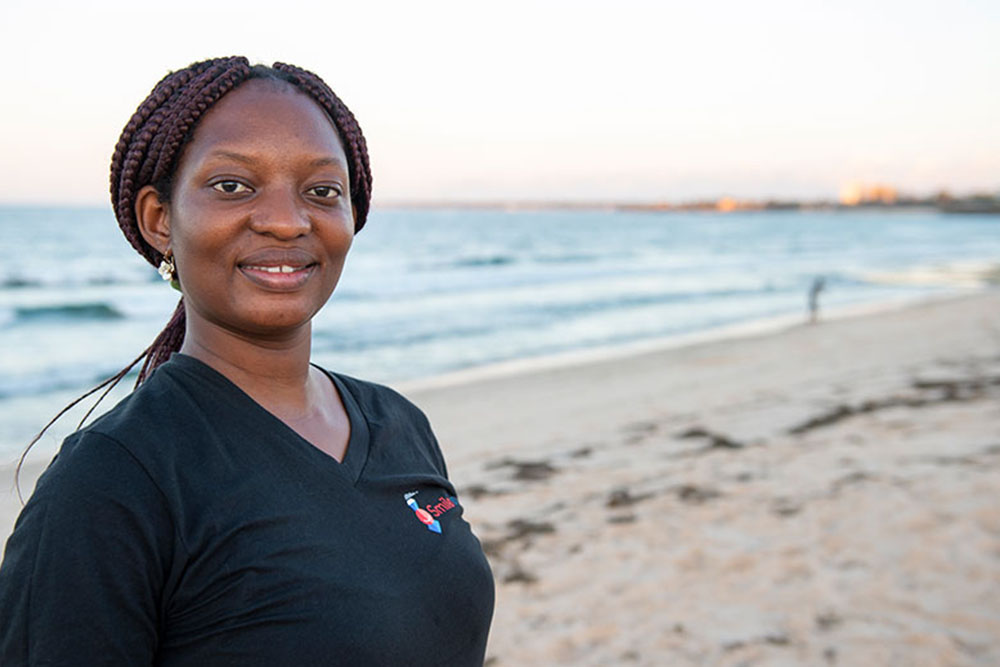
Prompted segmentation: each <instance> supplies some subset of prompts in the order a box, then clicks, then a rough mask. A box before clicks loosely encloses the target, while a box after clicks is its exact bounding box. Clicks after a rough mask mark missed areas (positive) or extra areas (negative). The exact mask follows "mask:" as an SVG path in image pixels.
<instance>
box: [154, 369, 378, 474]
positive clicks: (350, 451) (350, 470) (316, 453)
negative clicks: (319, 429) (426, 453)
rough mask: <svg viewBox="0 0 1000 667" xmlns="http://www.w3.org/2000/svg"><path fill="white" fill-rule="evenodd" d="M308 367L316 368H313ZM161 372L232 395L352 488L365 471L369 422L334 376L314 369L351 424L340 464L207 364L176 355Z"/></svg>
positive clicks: (239, 406)
mask: <svg viewBox="0 0 1000 667" xmlns="http://www.w3.org/2000/svg"><path fill="white" fill-rule="evenodd" d="M310 365H313V366H315V364H310ZM163 368H165V369H170V370H173V369H177V370H180V371H182V372H185V373H188V374H190V375H193V376H195V377H197V378H198V379H199V380H207V381H208V382H211V383H212V384H215V385H217V386H219V387H220V389H222V390H224V391H227V392H228V393H229V394H230V395H232V397H233V399H234V400H235V402H236V403H237V405H236V407H237V409H240V410H246V411H247V412H248V413H250V414H255V415H258V416H259V417H260V418H262V419H263V420H264V421H267V422H269V423H270V424H271V426H272V427H273V428H274V429H275V431H276V432H277V433H278V434H280V435H281V436H282V438H283V439H285V440H289V441H290V444H292V445H293V446H295V447H298V448H300V449H303V450H304V452H305V454H306V455H307V456H309V457H310V458H312V459H313V460H315V461H316V465H326V466H332V467H333V468H334V469H335V470H337V471H338V472H339V474H345V475H347V476H348V477H349V478H350V480H351V483H352V484H357V483H358V480H360V478H361V472H362V471H363V470H364V467H365V463H366V462H367V460H368V449H369V440H370V429H369V426H368V420H367V419H366V418H365V415H364V413H363V412H362V411H361V407H360V406H359V405H358V402H357V399H356V398H355V397H354V395H353V394H352V393H351V391H350V390H349V389H348V387H347V384H346V383H345V382H344V381H343V380H342V379H341V378H340V377H339V376H338V375H337V374H336V373H333V372H331V371H328V370H326V369H325V368H320V367H319V366H316V368H317V369H319V370H320V371H322V372H323V373H324V374H325V375H326V376H327V377H328V378H330V380H331V381H332V382H333V386H334V387H335V388H336V390H337V393H338V394H339V395H340V400H341V402H342V403H343V404H344V411H345V412H346V413H347V420H348V423H349V424H350V435H349V436H348V439H347V451H346V452H345V453H344V458H343V459H342V460H341V461H337V459H335V458H333V457H332V456H330V455H329V454H327V453H326V452H324V451H322V450H321V449H319V448H318V447H316V446H315V445H314V444H312V443H311V442H309V441H308V440H306V439H305V438H303V437H302V436H301V435H299V434H298V433H297V432H296V431H295V429H293V428H292V427H290V426H289V425H288V424H286V423H285V422H283V421H281V419H279V418H278V417H277V416H275V415H274V414H273V413H272V412H270V411H269V410H268V409H267V408H265V407H264V406H262V405H261V404H260V403H258V402H257V401H255V400H254V399H253V397H251V396H250V395H249V394H247V393H246V392H245V391H243V390H242V389H240V388H239V386H237V385H236V384H235V383H234V382H232V381H231V380H230V379H229V378H227V377H226V376H225V375H223V374H222V373H220V372H218V371H217V370H215V369H214V368H212V367H211V366H209V365H208V364H206V363H204V362H202V361H199V360H198V359H195V358H194V357H192V356H189V355H186V354H181V353H180V352H175V353H174V354H173V355H171V357H170V359H169V360H168V361H167V362H166V363H165V364H164V365H163Z"/></svg>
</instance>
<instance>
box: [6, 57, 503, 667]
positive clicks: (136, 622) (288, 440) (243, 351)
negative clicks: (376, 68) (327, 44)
mask: <svg viewBox="0 0 1000 667" xmlns="http://www.w3.org/2000/svg"><path fill="white" fill-rule="evenodd" d="M111 193H112V203H113V205H114V210H115V215H116V217H117V219H118V223H119V225H120V226H121V228H122V231H123V232H124V233H125V236H126V238H127V239H128V240H129V242H130V243H131V244H132V246H133V247H134V248H135V249H136V250H137V251H138V252H139V253H140V254H141V255H142V256H143V257H144V258H145V259H146V260H148V261H149V262H150V263H151V264H152V265H153V266H156V267H158V268H159V272H160V273H161V275H162V276H163V278H164V279H165V280H167V281H169V282H170V283H171V284H172V285H173V286H175V287H176V288H177V289H178V290H179V291H180V292H181V295H182V296H181V301H180V303H179V304H178V306H177V309H176V311H175V312H174V314H173V316H172V318H171V319H170V321H169V323H168V324H167V326H166V328H165V329H164V330H163V331H162V333H160V335H159V336H158V337H157V338H156V339H155V341H154V342H153V344H152V345H151V346H150V347H149V348H148V349H147V350H145V351H144V352H143V353H142V355H140V357H139V358H138V359H136V360H135V361H134V362H133V363H132V364H131V365H129V367H127V368H126V369H124V370H123V371H122V372H121V373H119V374H118V375H117V376H115V377H114V378H111V379H109V380H108V381H107V382H106V383H104V384H103V385H101V387H102V386H105V385H108V384H110V385H112V386H113V385H114V383H116V382H117V381H118V380H120V379H121V378H122V377H124V376H125V374H126V373H127V371H128V370H129V369H130V368H132V367H133V366H134V365H135V364H138V363H139V362H140V361H141V362H142V365H141V367H140V371H139V375H138V380H137V384H136V389H135V390H134V391H133V392H132V393H131V395H129V396H128V397H127V398H125V399H124V400H123V401H122V402H120V403H119V404H118V405H117V406H115V407H114V408H113V409H112V410H111V411H110V412H108V413H107V414H106V415H104V416H103V417H101V418H99V419H97V420H96V421H94V422H93V423H92V424H90V425H88V426H87V427H85V428H83V429H81V430H79V431H77V432H76V433H74V434H72V435H71V436H69V437H68V438H67V439H66V441H65V442H64V443H63V445H62V448H61V450H60V452H59V454H58V455H57V457H56V458H55V459H54V460H53V462H52V463H51V464H50V466H49V467H48V469H47V470H46V471H45V473H44V474H43V475H42V477H41V478H40V479H39V481H38V484H37V487H36V489H35V492H34V494H33V495H32V496H31V498H30V499H29V501H28V502H27V504H26V506H25V507H24V509H23V511H22V512H21V516H20V517H19V519H18V521H17V525H16V527H15V529H14V532H13V534H12V535H11V537H10V539H9V541H8V542H7V547H6V552H5V557H4V561H3V564H2V566H0V664H2V665H5V666H6V665H12V666H13V665H42V664H45V665H74V666H85V665H99V664H100V665H129V666H137V665H154V664H155V665H175V666H181V665H190V666H192V667H193V666H199V667H202V666H205V665H220V664H227V665H269V666H276V665H302V666H305V665H332V664H338V665H407V666H411V667H412V666H417V665H449V666H454V665H482V663H483V660H484V654H485V648H486V639H487V634H488V631H489V625H490V621H491V618H492V613H493V595H494V591H493V578H492V575H491V573H490V569H489V565H488V564H487V561H486V559H485V557H484V555H483V551H482V548H481V546H480V544H479V541H478V540H477V539H476V537H475V536H474V535H473V533H472V531H471V530H470V527H469V525H468V524H467V523H466V522H465V520H464V519H463V518H462V514H463V510H462V506H461V504H460V500H459V498H458V497H457V494H456V492H455V487H454V486H453V485H452V483H451V482H450V481H449V480H448V476H447V469H446V467H445V461H444V458H443V457H442V454H441V451H440V449H439V447H438V444H437V441H436V440H435V437H434V434H433V433H432V431H431V428H430V425H429V424H428V421H427V419H426V418H425V417H424V415H423V413H422V412H421V411H420V410H419V409H418V408H416V407H415V406H414V405H413V404H411V403H410V402H409V401H407V400H406V399H405V398H403V397H402V396H400V395H399V394H397V393H395V392H394V391H392V390H391V389H388V388H387V387H384V386H380V385H376V384H372V383H369V382H364V381H361V380H357V379H354V378H351V377H348V376H345V375H341V374H338V373H334V372H331V371H328V370H325V369H322V368H320V367H318V366H315V365H313V364H311V363H310V351H311V321H312V318H313V316H314V315H315V314H316V313H317V312H318V311H319V310H320V308H321V307H322V306H323V305H324V304H325V303H326V301H327V299H328V298H329V297H330V295H331V293H332V292H333V289H334V287H335V286H336V284H337V282H338V279H339V277H340V273H341V270H342V268H343V265H344V261H345V258H346V257H347V253H348V250H349V249H350V247H351V243H352V240H353V237H354V234H355V233H356V232H357V231H359V230H360V229H361V228H362V227H363V225H364V224H365V220H366V217H367V214H368V207H369V201H370V195H371V173H370V171H369V163H368V155H367V150H366V146H365V139H364V136H363V135H362V133H361V129H360V127H359V126H358V124H357V121H356V120H355V118H354V116H353V115H352V114H351V112H350V111H349V110H348V109H347V107H346V106H345V105H344V104H343V103H342V102H341V101H340V99H338V98H337V96H336V95H335V94H334V93H333V92H332V91H331V90H330V89H329V88H328V87H327V85H326V84H325V83H324V82H323V81H322V80H321V79H319V77H317V76H316V75H314V74H312V73H310V72H308V71H305V70H303V69H300V68H298V67H295V66H292V65H285V64H281V63H276V64H275V65H274V66H273V67H266V66H263V65H256V66H251V65H250V64H249V63H248V62H247V60H246V59H245V58H242V57H232V58H220V59H215V60H207V61H204V62H199V63H195V64H193V65H191V66H189V67H186V68H184V69H181V70H178V71H175V72H172V73H170V74H168V75H167V76H166V77H165V78H164V79H163V80H161V81H160V82H159V83H158V84H157V86H156V87H155V88H154V89H153V91H152V92H151V93H150V95H149V97H148V98H146V100H145V101H144V102H143V103H142V104H141V105H140V106H139V108H138V109H137V111H136V112H135V114H134V115H133V116H132V118H131V120H129V122H128V124H127V125H126V126H125V129H124V130H123V132H122V135H121V138H120V139H119V141H118V145H117V146H116V147H115V152H114V157H113V158H112V164H111ZM101 387H98V388H96V389H100V388H101ZM96 389H95V391H96ZM43 432H44V429H43ZM36 440H37V438H36ZM22 460H23V458H22Z"/></svg>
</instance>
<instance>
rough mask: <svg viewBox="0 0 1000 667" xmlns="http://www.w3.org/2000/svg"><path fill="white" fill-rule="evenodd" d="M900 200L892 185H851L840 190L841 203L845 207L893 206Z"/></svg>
mask: <svg viewBox="0 0 1000 667" xmlns="http://www.w3.org/2000/svg"><path fill="white" fill-rule="evenodd" d="M898 199H899V192H898V191H897V190H896V188H894V187H892V186H890V185H882V184H873V185H866V184H863V183H850V184H848V185H845V186H844V187H843V188H841V189H840V203H841V204H842V205H844V206H865V205H870V204H889V205H892V204H895V203H896V201H897V200H898Z"/></svg>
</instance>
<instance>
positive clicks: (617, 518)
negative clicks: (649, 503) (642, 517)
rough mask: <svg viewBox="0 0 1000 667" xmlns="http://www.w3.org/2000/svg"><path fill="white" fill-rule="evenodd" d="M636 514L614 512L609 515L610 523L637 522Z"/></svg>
mask: <svg viewBox="0 0 1000 667" xmlns="http://www.w3.org/2000/svg"><path fill="white" fill-rule="evenodd" d="M635 518H636V517H635V515H634V514H614V515H612V516H609V517H608V523H635Z"/></svg>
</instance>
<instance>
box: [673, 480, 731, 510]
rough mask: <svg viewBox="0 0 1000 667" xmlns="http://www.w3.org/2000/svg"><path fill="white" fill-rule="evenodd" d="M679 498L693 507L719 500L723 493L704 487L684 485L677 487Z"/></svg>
mask: <svg viewBox="0 0 1000 667" xmlns="http://www.w3.org/2000/svg"><path fill="white" fill-rule="evenodd" d="M676 490H677V497H678V498H680V499H681V501H683V502H685V503H691V504H692V505H699V504H701V503H703V502H706V501H708V500H712V499H714V498H718V497H720V496H721V495H722V493H721V492H719V491H716V490H715V489H710V488H708V487H703V486H695V485H694V484H682V485H681V486H678V487H677V489H676Z"/></svg>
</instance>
